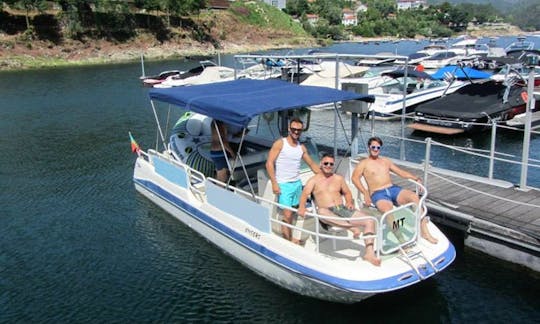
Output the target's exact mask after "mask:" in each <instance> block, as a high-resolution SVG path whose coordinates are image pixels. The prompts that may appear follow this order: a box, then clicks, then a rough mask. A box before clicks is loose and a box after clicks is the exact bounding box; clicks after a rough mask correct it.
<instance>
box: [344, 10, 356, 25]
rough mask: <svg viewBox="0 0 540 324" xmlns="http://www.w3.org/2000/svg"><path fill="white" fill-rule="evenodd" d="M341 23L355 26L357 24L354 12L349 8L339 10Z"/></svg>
mask: <svg viewBox="0 0 540 324" xmlns="http://www.w3.org/2000/svg"><path fill="white" fill-rule="evenodd" d="M341 23H342V24H343V25H344V26H356V25H357V24H358V18H357V17H356V13H355V12H354V11H352V10H351V9H349V8H345V9H343V10H342V11H341Z"/></svg>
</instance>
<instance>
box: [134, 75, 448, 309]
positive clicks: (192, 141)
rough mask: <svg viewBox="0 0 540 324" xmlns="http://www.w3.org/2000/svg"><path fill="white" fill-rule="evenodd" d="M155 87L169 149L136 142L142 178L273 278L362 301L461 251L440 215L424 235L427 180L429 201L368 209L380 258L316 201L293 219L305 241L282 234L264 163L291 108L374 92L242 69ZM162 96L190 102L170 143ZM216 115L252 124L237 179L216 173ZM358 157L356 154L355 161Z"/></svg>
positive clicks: (137, 177) (232, 165)
mask: <svg viewBox="0 0 540 324" xmlns="http://www.w3.org/2000/svg"><path fill="white" fill-rule="evenodd" d="M149 97H150V99H151V106H152V109H153V110H154V116H155V117H156V122H157V124H158V129H159V130H160V132H159V137H160V141H161V143H160V144H162V145H163V150H161V151H158V150H157V149H148V150H147V151H143V150H141V149H140V148H139V146H138V145H136V146H135V151H137V152H138V153H139V156H138V158H137V160H136V162H135V167H134V174H133V180H134V183H135V188H136V189H137V190H138V191H139V192H140V193H141V194H143V195H144V196H145V197H147V198H148V199H150V200H151V201H153V202H154V203H156V204H157V205H158V206H160V207H161V208H163V209H164V210H166V211H167V212H168V213H170V214H171V215H173V216H174V217H176V218H178V219H179V220H180V221H182V222H183V223H185V224H187V225H188V226H189V227H190V228H192V229H193V230H195V231H196V232H197V233H199V234H200V235H202V236H203V237H205V238H206V239H208V240H209V241H210V242H212V243H214V244H215V245H216V246H218V247H219V248H221V249H223V250H224V251H225V252H226V253H227V254H229V255H231V256H232V257H233V258H235V259H236V260H238V261H239V262H240V263H242V264H243V265H245V266H246V267H248V268H250V269H251V270H253V271H254V272H256V273H257V274H259V275H261V276H263V277H265V278H266V279H268V280H269V281H271V282H273V283H275V284H277V285H279V286H282V287H284V288H286V289H289V290H291V291H294V292H296V293H298V294H301V295H305V296H311V297H315V298H319V299H323V300H329V301H336V302H343V303H352V302H357V301H360V300H363V299H365V298H367V297H369V296H372V295H374V294H378V293H384V292H389V291H393V290H397V289H402V288H405V287H408V286H410V285H413V284H415V283H418V282H420V281H422V280H424V279H426V278H429V277H431V276H433V275H435V274H436V273H438V272H439V271H441V270H443V269H444V268H446V267H447V266H448V265H449V264H451V262H452V261H453V260H454V258H455V249H454V247H453V245H452V244H451V243H450V242H449V240H448V239H447V238H446V237H445V236H444V234H443V233H442V232H441V231H440V230H439V229H438V228H437V227H436V226H435V225H434V224H433V223H429V230H430V232H431V233H432V235H433V236H435V237H436V238H437V239H438V243H436V244H431V243H428V242H427V241H426V240H424V239H423V238H422V237H421V236H420V235H419V225H420V220H421V219H422V217H425V215H426V212H427V210H426V208H425V203H424V202H425V198H426V196H427V194H428V193H427V191H426V190H425V188H422V187H421V185H420V184H419V183H411V185H413V186H415V187H416V188H418V189H419V190H420V189H422V190H424V195H423V196H422V198H421V203H420V205H421V206H422V208H419V207H420V206H413V205H405V206H401V207H398V208H396V209H394V210H392V211H390V212H389V213H387V214H384V215H377V213H376V212H373V211H369V210H368V212H369V214H368V216H365V217H366V218H369V219H373V220H374V221H375V222H376V224H377V227H376V228H377V230H376V234H375V235H368V234H364V236H363V238H366V237H373V238H374V239H375V246H376V253H377V254H378V255H380V257H381V258H382V264H381V266H380V267H377V266H374V265H373V264H371V263H369V262H367V261H364V260H363V259H362V257H361V255H362V252H363V251H364V249H365V245H364V242H363V238H362V237H361V238H360V239H355V238H354V237H352V234H351V233H349V232H348V231H345V230H343V229H339V228H329V229H325V228H323V226H321V223H320V222H319V221H321V220H323V221H324V220H325V219H327V220H329V219H331V217H330V218H329V217H323V216H321V215H318V214H317V212H316V208H314V207H313V205H311V209H310V212H308V213H307V214H306V215H307V216H306V218H305V219H304V220H303V224H300V222H299V223H297V224H296V226H292V225H291V226H292V228H293V230H294V233H295V234H294V235H299V237H300V238H301V239H302V240H303V241H304V244H302V245H296V244H293V243H292V242H290V241H288V240H285V239H283V238H282V236H281V234H280V232H279V228H280V226H282V225H285V226H287V224H286V223H284V222H282V221H281V220H280V219H279V217H278V215H279V213H278V207H284V206H280V205H278V204H277V203H276V202H275V196H274V194H273V192H272V189H271V185H269V180H268V177H267V175H266V172H265V169H264V166H262V164H264V162H265V161H266V157H267V153H268V150H269V149H270V145H271V143H272V142H273V141H274V140H275V139H276V138H278V137H280V136H281V135H280V129H282V127H283V125H287V120H288V118H289V117H290V116H294V115H297V114H299V113H301V112H302V109H300V108H303V107H309V106H312V105H319V104H324V103H329V102H340V101H348V100H361V101H362V100H363V101H372V99H373V98H372V97H371V96H365V95H361V94H356V93H353V92H347V91H340V90H336V89H331V88H328V87H314V86H299V85H296V84H291V83H288V82H284V81H280V80H250V79H241V80H235V81H228V82H221V83H215V84H207V85H195V86H191V87H177V88H168V89H151V90H150V92H149ZM160 103H163V104H165V105H166V106H168V107H169V106H170V105H173V106H176V107H179V109H181V110H182V111H185V110H187V111H189V112H190V113H189V114H188V115H185V116H183V119H182V120H180V121H179V123H178V124H177V127H175V129H174V131H173V134H172V136H171V138H172V139H173V140H170V142H169V143H168V141H167V140H166V139H165V138H166V137H165V135H164V133H163V131H162V127H161V124H160V119H159V116H158V111H157V108H158V105H160ZM299 109H300V110H299ZM192 113H194V114H192ZM306 118H309V116H306ZM212 119H216V120H221V121H223V122H225V123H226V124H227V125H231V126H233V127H236V128H238V129H240V130H243V131H242V137H241V139H240V142H239V144H238V150H237V158H236V159H235V160H234V161H229V162H228V167H229V169H230V170H231V171H232V172H231V174H232V177H231V179H230V181H234V183H235V185H232V182H229V183H222V182H219V181H217V180H216V179H214V178H213V173H212V170H213V166H209V163H211V162H210V161H209V159H208V158H207V156H206V152H208V150H209V143H208V141H209V139H208V132H210V130H209V129H208V127H212V126H211V125H212V124H211V120H212ZM306 125H309V121H307V123H306ZM311 127H313V126H311ZM247 130H249V134H248V132H247ZM305 140H306V146H307V147H308V148H309V150H308V151H309V153H310V154H311V155H312V156H313V158H314V159H318V154H317V146H316V145H314V144H313V142H312V141H311V140H310V139H309V138H306V139H305ZM173 152H174V154H173ZM355 162H356V160H355V159H352V160H351V166H350V167H352V166H353V165H354V163H355ZM311 175H312V173H311V171H309V170H302V172H301V178H302V181H306V180H307V179H308V178H309V177H310V176H311ZM351 189H352V188H351ZM389 215H393V216H394V222H393V223H392V226H390V225H387V220H388V217H389ZM395 229H399V231H400V232H401V233H402V234H403V240H398V239H397V238H396V237H395V236H394V231H393V230H395Z"/></svg>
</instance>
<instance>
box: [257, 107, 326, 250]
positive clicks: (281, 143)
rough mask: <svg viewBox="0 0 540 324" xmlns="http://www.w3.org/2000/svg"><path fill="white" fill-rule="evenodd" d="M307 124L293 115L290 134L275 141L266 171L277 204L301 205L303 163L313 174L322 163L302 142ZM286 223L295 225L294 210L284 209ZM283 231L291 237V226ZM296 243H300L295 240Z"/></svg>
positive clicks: (288, 237) (283, 228)
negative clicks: (301, 136) (319, 163)
mask: <svg viewBox="0 0 540 324" xmlns="http://www.w3.org/2000/svg"><path fill="white" fill-rule="evenodd" d="M303 127H304V123H303V122H302V121H301V120H300V119H298V118H293V119H291V121H290V123H289V134H288V135H287V137H285V138H280V139H278V140H277V141H275V142H274V144H273V145H272V148H271V149H270V152H269V153H268V160H267V161H266V171H267V172H268V176H269V177H270V181H272V191H273V192H274V194H276V195H277V196H278V203H280V204H282V205H284V206H288V207H294V208H296V207H298V200H299V198H300V195H301V193H302V181H300V163H301V162H302V160H304V161H305V162H306V163H307V165H309V167H310V168H311V170H312V171H313V172H314V173H318V172H319V171H320V169H319V166H318V165H317V164H316V163H315V162H314V161H313V160H312V159H311V157H310V156H309V154H308V152H307V149H306V147H305V146H304V145H303V144H301V143H300V141H299V139H300V135H301V134H302V130H303ZM283 222H285V223H287V224H292V222H293V212H292V211H291V210H290V209H283ZM281 234H282V235H283V237H284V238H285V239H287V240H291V239H292V236H291V228H290V227H287V226H281ZM293 243H297V244H298V243H299V241H298V240H296V239H293Z"/></svg>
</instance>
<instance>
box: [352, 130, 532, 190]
mask: <svg viewBox="0 0 540 324" xmlns="http://www.w3.org/2000/svg"><path fill="white" fill-rule="evenodd" d="M373 125H374V124H373V123H372V126H371V130H369V131H365V130H364V131H362V132H361V133H367V134H368V136H373V135H375V127H374V126H373ZM485 125H486V124H485ZM487 125H489V126H490V127H491V137H490V142H489V149H478V148H472V147H468V146H459V145H451V144H445V143H443V142H440V141H435V140H433V139H432V138H431V137H426V138H425V139H424V140H417V139H414V138H407V137H402V136H396V135H393V134H388V133H383V132H377V133H376V134H377V136H379V137H381V138H383V139H386V140H385V141H390V142H394V143H396V142H397V143H399V145H398V150H387V151H386V152H387V154H388V155H390V156H392V155H396V154H397V155H399V157H398V159H399V160H401V161H407V160H411V161H414V162H418V163H420V164H421V166H422V167H423V171H424V176H423V183H424V185H427V183H428V174H429V173H430V168H433V167H438V168H440V169H451V167H450V164H451V163H449V162H448V161H446V160H431V153H432V151H433V150H434V148H435V147H437V148H438V149H445V150H448V151H451V152H452V155H455V154H456V153H462V154H465V155H466V156H469V157H470V159H471V160H474V161H472V162H471V163H474V165H478V158H480V159H484V160H485V161H486V162H487V163H488V168H487V174H478V172H476V173H472V172H471V173H470V174H473V175H475V176H484V177H487V178H488V179H489V180H497V179H502V178H501V177H496V175H495V162H498V163H507V164H511V165H515V166H518V167H520V168H521V173H520V181H519V186H520V188H522V189H526V188H527V178H526V177H527V170H528V169H529V168H536V169H538V168H540V160H538V159H534V158H531V157H529V156H528V154H525V153H528V152H525V151H526V150H525V149H523V150H520V151H521V152H522V153H523V154H522V155H521V156H518V155H516V154H512V153H506V152H500V151H497V150H496V144H497V143H496V142H497V132H498V130H500V129H505V130H512V131H518V132H523V131H524V130H523V129H521V128H516V127H511V126H507V125H501V124H499V123H497V122H494V121H493V122H492V123H491V124H487ZM530 134H536V135H538V134H540V132H538V131H532V130H531V131H530ZM418 144H420V145H425V147H424V154H418V149H414V150H412V151H414V152H416V153H415V156H416V158H415V159H416V160H413V159H412V158H411V156H410V155H409V157H406V155H405V152H406V150H405V147H406V146H408V147H413V146H414V145H418ZM426 161H427V163H426ZM466 161H467V160H465V161H462V162H465V163H466ZM475 170H485V168H475ZM455 171H460V172H462V173H465V172H464V171H463V165H462V164H460V169H459V170H455ZM505 180H507V181H508V180H509V181H513V182H514V183H517V181H516V180H515V179H513V180H512V179H505Z"/></svg>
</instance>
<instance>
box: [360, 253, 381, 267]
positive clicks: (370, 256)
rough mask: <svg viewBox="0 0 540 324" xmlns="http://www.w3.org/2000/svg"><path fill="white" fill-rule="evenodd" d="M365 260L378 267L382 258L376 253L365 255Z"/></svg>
mask: <svg viewBox="0 0 540 324" xmlns="http://www.w3.org/2000/svg"><path fill="white" fill-rule="evenodd" d="M364 260H365V261H367V262H369V263H371V264H373V265H374V266H377V267H378V266H380V265H381V259H378V258H377V257H376V256H375V255H374V254H366V255H364Z"/></svg>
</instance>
